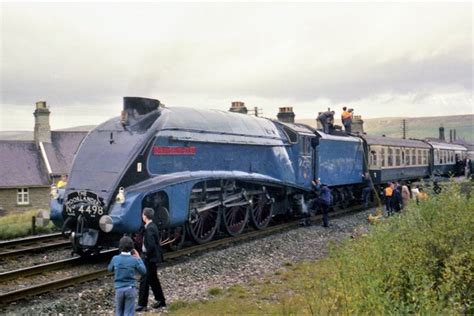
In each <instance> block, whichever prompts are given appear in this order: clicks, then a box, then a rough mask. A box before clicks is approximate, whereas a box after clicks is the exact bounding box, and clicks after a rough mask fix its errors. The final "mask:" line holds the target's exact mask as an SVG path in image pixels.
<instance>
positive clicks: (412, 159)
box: [411, 148, 416, 165]
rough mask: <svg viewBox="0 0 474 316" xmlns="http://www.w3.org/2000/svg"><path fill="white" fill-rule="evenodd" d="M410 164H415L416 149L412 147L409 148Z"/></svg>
mask: <svg viewBox="0 0 474 316" xmlns="http://www.w3.org/2000/svg"><path fill="white" fill-rule="evenodd" d="M411 164H412V165H416V149H415V148H412V150H411Z"/></svg>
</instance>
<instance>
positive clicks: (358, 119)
mask: <svg viewBox="0 0 474 316" xmlns="http://www.w3.org/2000/svg"><path fill="white" fill-rule="evenodd" d="M351 132H352V133H359V134H363V133H364V120H363V119H362V116H361V115H354V117H353V118H352V126H351Z"/></svg>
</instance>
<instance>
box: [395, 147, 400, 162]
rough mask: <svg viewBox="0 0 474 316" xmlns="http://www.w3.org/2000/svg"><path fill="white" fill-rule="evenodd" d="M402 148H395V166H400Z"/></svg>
mask: <svg viewBox="0 0 474 316" xmlns="http://www.w3.org/2000/svg"><path fill="white" fill-rule="evenodd" d="M400 163H401V161H400V149H399V148H397V149H395V166H400Z"/></svg>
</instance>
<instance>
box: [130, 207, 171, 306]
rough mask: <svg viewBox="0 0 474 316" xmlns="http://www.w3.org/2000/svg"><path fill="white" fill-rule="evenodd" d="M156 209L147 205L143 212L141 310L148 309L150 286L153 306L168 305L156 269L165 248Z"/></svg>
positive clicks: (139, 301) (139, 296)
mask: <svg viewBox="0 0 474 316" xmlns="http://www.w3.org/2000/svg"><path fill="white" fill-rule="evenodd" d="M154 215H155V211H154V210H153V209H152V208H149V207H145V208H144V209H143V213H142V219H143V222H145V232H144V235H143V247H142V251H143V258H144V262H145V267H146V274H145V275H142V278H141V279H140V291H139V295H138V306H137V309H136V311H138V312H141V311H144V310H146V309H147V305H148V294H149V290H150V289H149V288H150V287H151V290H152V291H153V295H154V296H155V300H156V303H155V304H153V305H152V307H153V308H160V307H165V306H166V301H165V296H164V294H163V289H162V288H161V284H160V280H159V279H158V274H157V271H156V268H157V267H156V265H157V263H158V262H161V261H163V250H162V249H161V245H160V240H161V237H160V232H159V230H158V227H157V226H156V224H155V223H153V216H154Z"/></svg>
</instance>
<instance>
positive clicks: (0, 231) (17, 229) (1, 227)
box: [0, 210, 54, 239]
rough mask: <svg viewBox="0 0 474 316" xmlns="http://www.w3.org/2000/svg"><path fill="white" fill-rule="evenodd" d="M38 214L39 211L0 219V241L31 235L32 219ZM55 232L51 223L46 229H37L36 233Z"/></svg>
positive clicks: (9, 215) (13, 214)
mask: <svg viewBox="0 0 474 316" xmlns="http://www.w3.org/2000/svg"><path fill="white" fill-rule="evenodd" d="M36 214H37V211H35V210H31V211H26V212H21V213H12V214H8V215H5V216H2V217H0V239H11V238H18V237H24V236H28V235H31V234H32V225H31V218H32V217H33V216H35V215H36ZM53 230H54V225H53V224H52V223H51V222H50V223H49V224H48V225H47V226H46V227H36V233H50V232H52V231H53Z"/></svg>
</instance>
